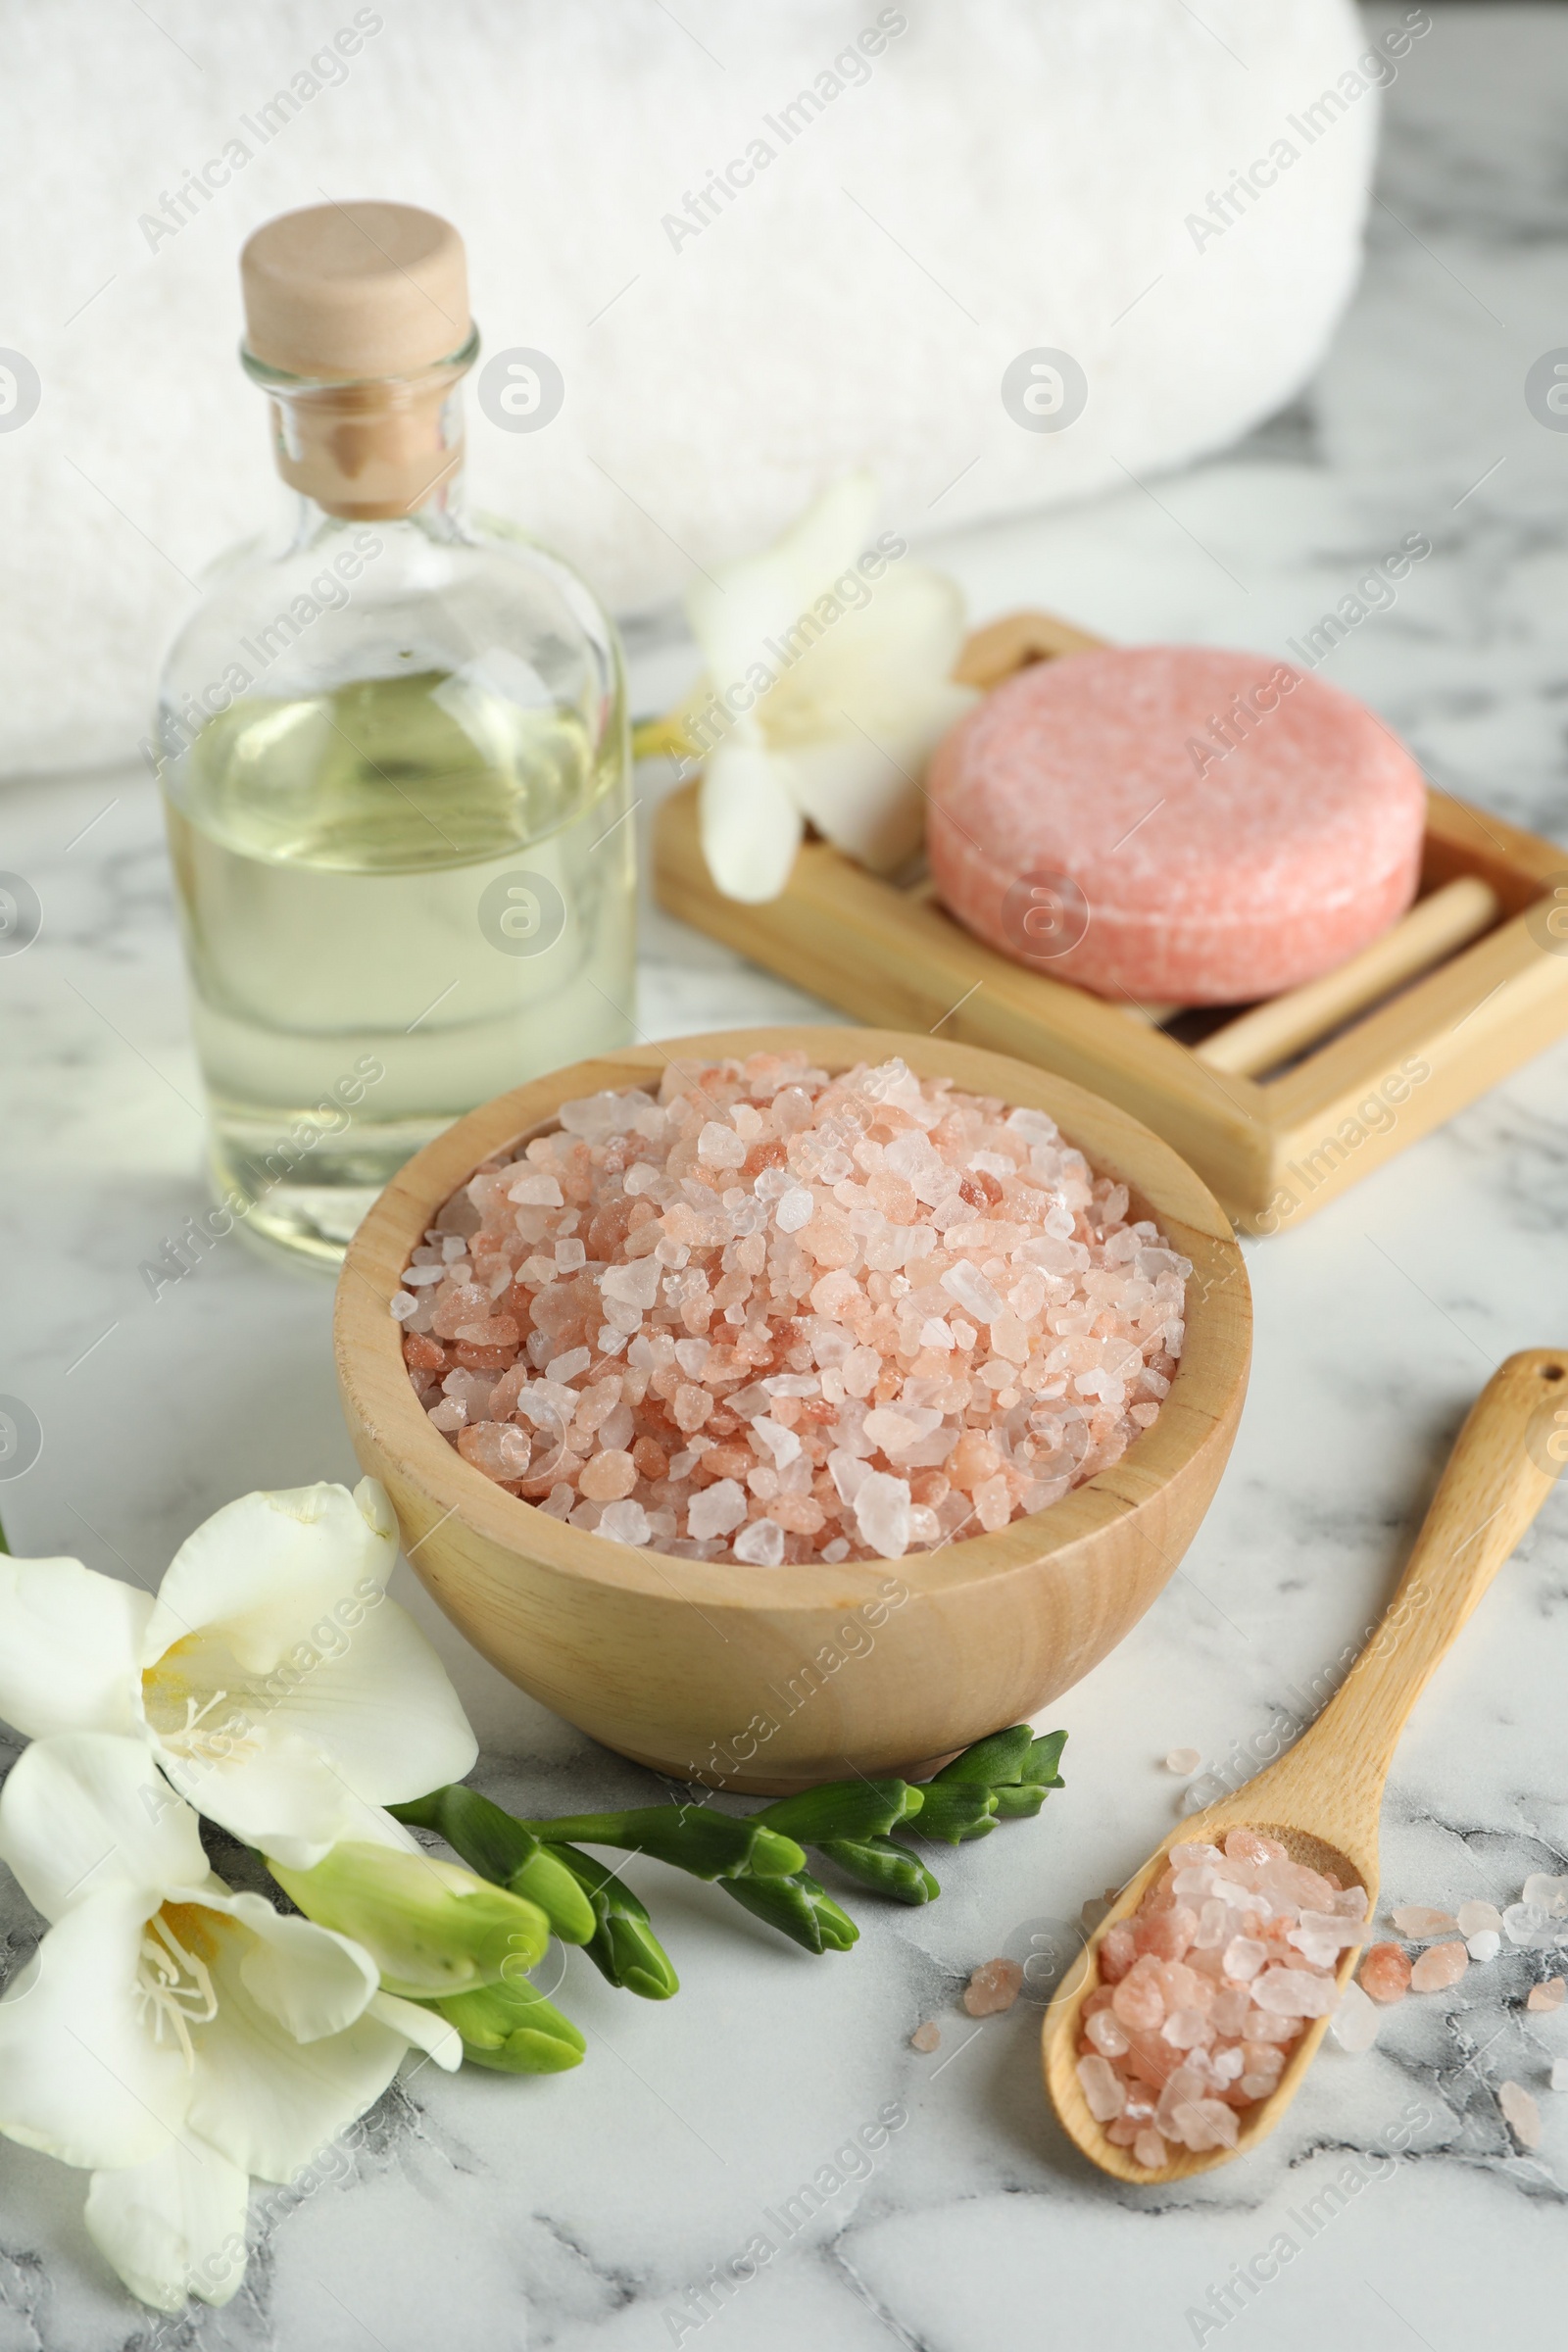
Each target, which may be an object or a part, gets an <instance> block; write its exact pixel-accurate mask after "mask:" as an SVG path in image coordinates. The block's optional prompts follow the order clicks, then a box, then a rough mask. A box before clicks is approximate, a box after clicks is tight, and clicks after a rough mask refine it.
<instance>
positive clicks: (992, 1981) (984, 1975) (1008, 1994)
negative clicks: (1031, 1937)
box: [963, 1960, 1023, 2017]
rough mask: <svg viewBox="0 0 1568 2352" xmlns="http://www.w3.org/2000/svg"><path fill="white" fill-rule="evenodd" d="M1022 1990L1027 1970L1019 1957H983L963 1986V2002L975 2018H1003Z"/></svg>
mask: <svg viewBox="0 0 1568 2352" xmlns="http://www.w3.org/2000/svg"><path fill="white" fill-rule="evenodd" d="M1022 1990H1023V1970H1022V1969H1021V1968H1020V1966H1019V1965H1018V1962H1017V1961H1016V1960H983V1961H982V1962H981V1963H980V1966H979V1967H978V1968H977V1969H976V1970H975V1971H974V1974H973V1975H972V1976H971V1977H970V1979H969V1982H968V1984H967V1985H965V1986H964V1988H963V2005H964V2007H965V2009H967V2011H968V2012H969V2015H970V2016H971V2017H999V2016H1000V2015H1001V2014H1002V2013H1003V2011H1004V2010H1007V2009H1010V2008H1011V2007H1012V2004H1013V2002H1014V2001H1015V2000H1016V1999H1017V1998H1018V1995H1019V1993H1020V1992H1021V1991H1022Z"/></svg>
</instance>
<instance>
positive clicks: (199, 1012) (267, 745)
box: [166, 670, 634, 1260]
mask: <svg viewBox="0 0 1568 2352" xmlns="http://www.w3.org/2000/svg"><path fill="white" fill-rule="evenodd" d="M166 782H167V786H168V789H167V793H166V806H167V809H168V817H169V831H170V842H171V847H172V858H173V865H174V873H175V877H176V882H177V887H178V894H179V901H180V907H181V913H182V921H183V928H184V935H185V946H186V954H187V957H188V960H189V965H190V976H191V989H192V1007H193V1014H192V1017H193V1022H194V1027H195V1035H196V1046H197V1052H198V1054H199V1056H200V1060H201V1064H202V1070H203V1074H204V1077H205V1080H206V1085H207V1091H208V1097H209V1103H210V1110H211V1121H212V1146H213V1173H214V1179H215V1182H216V1185H217V1187H218V1191H219V1195H220V1198H221V1199H223V1198H228V1199H229V1200H230V1201H231V1202H232V1203H235V1204H242V1205H236V1214H237V1216H239V1217H240V1218H242V1219H243V1221H244V1224H245V1226H246V1229H247V1230H248V1231H250V1232H252V1233H253V1234H255V1235H257V1236H258V1237H261V1238H264V1239H266V1240H269V1241H271V1242H273V1243H277V1244H281V1245H282V1246H284V1247H286V1248H287V1249H289V1250H294V1251H300V1252H304V1253H305V1254H306V1255H309V1256H314V1257H319V1258H324V1259H328V1260H330V1259H334V1258H336V1257H338V1256H340V1255H341V1253H342V1250H343V1248H344V1245H345V1244H346V1242H347V1241H348V1239H349V1237H350V1235H351V1234H352V1233H353V1231H354V1229H355V1227H356V1225H357V1224H358V1223H359V1221H360V1219H361V1217H362V1216H363V1215H364V1213H365V1211H366V1209H367V1208H368V1205H369V1203H370V1201H372V1200H373V1199H374V1197H375V1195H376V1194H377V1193H378V1192H379V1191H380V1189H381V1187H382V1186H383V1185H384V1184H385V1183H386V1181H387V1179H388V1178H389V1177H390V1176H391V1175H392V1174H393V1173H394V1172H395V1170H396V1169H397V1168H398V1167H399V1166H400V1165H401V1164H402V1162H403V1161H404V1160H405V1159H407V1158H408V1157H409V1155H410V1153H411V1152H416V1151H417V1150H418V1149H419V1147H420V1146H421V1145H422V1144H425V1143H427V1142H428V1141H429V1140H430V1138H431V1137H432V1136H434V1135H436V1134H437V1133H439V1131H440V1130H441V1129H442V1128H443V1127H445V1126H446V1125H448V1124H449V1123H450V1121H451V1120H453V1119H454V1118H456V1117H458V1116H459V1115H461V1113H462V1112H464V1111H466V1110H468V1109H471V1108H472V1107H473V1105H474V1104H475V1103H481V1102H484V1101H485V1100H487V1099H488V1097H490V1096H491V1095H495V1094H499V1093H501V1092H502V1091H503V1090H504V1089H506V1088H508V1087H513V1086H516V1085H519V1084H520V1083H521V1082H522V1081H523V1080H524V1079H527V1078H530V1077H535V1076H537V1075H539V1074H540V1073H541V1072H542V1071H545V1070H549V1069H554V1068H557V1067H558V1066H560V1065H561V1064H562V1063H564V1062H568V1061H573V1060H576V1059H578V1058H579V1057H581V1056H582V1055H585V1054H594V1053H598V1052H601V1051H604V1050H605V1049H607V1048H610V1047H613V1046H615V1045H619V1044H623V1043H624V1042H625V1041H626V1039H627V1037H628V1036H629V1035H630V1034H631V1029H632V989H633V955H634V937H633V904H634V870H633V856H634V853H633V841H632V827H631V824H630V822H629V821H628V811H629V806H630V804H629V798H628V795H629V766H628V761H627V759H626V753H625V741H624V725H623V720H622V718H621V715H620V713H618V712H617V713H616V714H615V723H614V725H613V726H612V727H610V728H609V729H608V730H607V731H606V739H605V741H604V742H603V744H602V746H601V747H600V748H599V749H598V751H597V753H596V750H595V748H594V746H593V744H592V743H591V742H590V740H589V735H588V730H587V728H586V726H585V724H584V721H583V718H582V716H581V714H580V713H579V712H577V711H572V710H569V709H565V710H563V709H558V708H555V707H552V706H548V705H546V706H545V707H543V708H540V707H535V708H532V709H525V708H523V707H521V706H520V705H519V704H518V703H516V702H515V701H512V700H511V699H509V698H508V697H506V696H505V695H500V694H493V693H491V692H489V691H488V689H486V688H485V687H483V686H481V685H479V684H476V683H475V682H474V680H473V679H472V678H471V677H455V676H453V675H451V674H449V673H446V672H442V671H436V670H427V671H424V672H423V673H421V674H418V675H408V676H400V677H395V678H390V679H370V680H366V681H362V682H358V683H354V684H349V685H344V686H338V687H335V688H332V689H331V690H330V691H327V690H323V691H322V692H321V693H320V694H319V695H316V696H313V697H310V698H307V699H301V700H297V701H270V700H266V699H263V698H260V697H256V698H252V699H249V700H247V701H243V702H239V703H236V704H235V705H234V706H233V707H232V708H231V709H230V710H228V711H225V712H224V713H223V714H222V715H221V717H219V718H217V719H215V720H214V721H213V722H212V723H211V724H210V725H208V726H206V727H205V728H204V729H203V730H202V732H201V733H200V735H198V736H197V738H196V740H195V742H194V743H193V744H192V745H191V747H190V749H189V750H188V751H187V752H186V753H185V754H184V755H183V757H182V758H181V759H180V760H178V761H177V762H176V763H175V764H174V765H173V767H172V769H171V770H170V771H169V773H168V776H167V778H166Z"/></svg>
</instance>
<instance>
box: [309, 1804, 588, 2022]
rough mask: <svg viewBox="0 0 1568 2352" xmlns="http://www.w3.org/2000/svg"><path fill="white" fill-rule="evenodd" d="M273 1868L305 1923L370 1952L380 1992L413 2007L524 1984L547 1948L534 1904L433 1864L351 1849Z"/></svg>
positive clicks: (390, 1850) (457, 1869) (455, 1868)
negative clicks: (505, 1983)
mask: <svg viewBox="0 0 1568 2352" xmlns="http://www.w3.org/2000/svg"><path fill="white" fill-rule="evenodd" d="M268 1868H269V1869H270V1872H271V1874H272V1876H273V1878H274V1879H276V1881H277V1883H278V1885H279V1886H280V1887H282V1889H283V1891H284V1893H285V1894H287V1895H290V1896H292V1898H293V1899H294V1901H295V1902H296V1903H298V1905H299V1907H300V1909H301V1910H302V1911H303V1912H304V1914H305V1916H306V1918H307V1919H314V1920H315V1921H316V1922H317V1924H318V1926H319V1927H323V1928H333V1929H335V1930H336V1931H337V1933H338V1934H339V1935H340V1936H353V1938H354V1940H355V1942H356V1943H362V1944H364V1946H365V1948H366V1950H367V1951H368V1953H369V1955H370V1957H371V1959H372V1960H373V1961H374V1962H375V1965H376V1967H377V1968H378V1969H379V1970H380V1972H381V1983H382V1985H383V1987H384V1989H385V1990H386V1991H388V1992H397V1993H403V1994H404V1995H406V1996H407V1997H408V1998H409V1999H411V2000H419V1999H421V1998H422V1999H425V2000H428V1999H429V1998H430V1997H431V1996H432V1995H433V1994H441V1993H455V1992H466V1991H468V1990H470V1989H471V1988H472V1987H473V1986H474V1985H492V1984H494V1983H495V1982H496V1981H497V1980H498V1979H499V1978H501V1977H503V1976H505V1977H507V1978H509V1979H510V1978H514V1977H520V1976H522V1975H524V1974H525V1973H526V1972H527V1970H529V1969H530V1968H534V1967H537V1965H538V1963H539V1962H540V1961H541V1960H542V1959H543V1958H544V1955H545V1950H546V1947H547V1946H548V1944H549V1941H550V1922H549V1921H548V1919H547V1918H546V1917H545V1915H544V1913H543V1911H541V1910H540V1908H539V1906H538V1905H537V1904H536V1903H530V1902H525V1901H524V1900H523V1899H522V1898H521V1896H519V1895H515V1894H510V1893H508V1891H507V1889H506V1888H505V1887H491V1886H489V1885H487V1883H486V1882H485V1881H484V1880H483V1879H481V1878H477V1877H475V1875H474V1873H473V1872H472V1871H471V1870H465V1869H464V1868H463V1867H462V1866H461V1864H459V1863H455V1862H439V1861H437V1860H436V1859H435V1857H434V1856H433V1855H431V1854H411V1853H407V1852H405V1851H403V1850H402V1849H401V1848H400V1847H397V1846H390V1845H370V1844H360V1843H357V1842H349V1843H345V1844H342V1845H335V1846H333V1848H332V1850H331V1852H330V1853H329V1854H328V1855H327V1856H326V1857H325V1859H324V1860H323V1861H320V1862H319V1863H318V1864H317V1865H316V1868H315V1869H314V1870H286V1869H285V1868H284V1867H283V1865H282V1864H281V1863H278V1862H271V1861H270V1862H269V1863H268Z"/></svg>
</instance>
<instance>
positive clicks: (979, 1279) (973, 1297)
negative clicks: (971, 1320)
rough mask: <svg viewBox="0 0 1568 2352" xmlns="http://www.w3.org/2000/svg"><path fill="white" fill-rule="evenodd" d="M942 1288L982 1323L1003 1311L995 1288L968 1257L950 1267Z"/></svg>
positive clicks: (989, 1320)
mask: <svg viewBox="0 0 1568 2352" xmlns="http://www.w3.org/2000/svg"><path fill="white" fill-rule="evenodd" d="M942 1288H943V1289H944V1290H945V1291H947V1292H949V1293H950V1294H951V1295H952V1296H953V1297H954V1298H955V1299H956V1300H957V1301H958V1304H959V1305H960V1306H961V1307H962V1308H963V1309H964V1311H965V1313H966V1314H971V1315H974V1316H977V1317H978V1319H979V1320H980V1321H981V1322H982V1323H989V1322H991V1321H992V1320H993V1318H994V1317H995V1316H997V1315H1000V1314H1001V1313H1002V1311H1003V1310H1002V1300H1001V1299H999V1298H998V1296H997V1294H996V1292H995V1290H994V1289H993V1288H992V1286H991V1284H990V1283H989V1282H987V1280H986V1278H985V1276H984V1275H983V1274H982V1273H980V1272H979V1270H978V1268H976V1267H974V1266H971V1265H970V1264H969V1262H968V1260H967V1258H961V1257H960V1258H959V1259H958V1261H957V1263H956V1265H953V1266H950V1267H949V1268H948V1270H947V1272H946V1273H945V1274H944V1275H943V1277H942Z"/></svg>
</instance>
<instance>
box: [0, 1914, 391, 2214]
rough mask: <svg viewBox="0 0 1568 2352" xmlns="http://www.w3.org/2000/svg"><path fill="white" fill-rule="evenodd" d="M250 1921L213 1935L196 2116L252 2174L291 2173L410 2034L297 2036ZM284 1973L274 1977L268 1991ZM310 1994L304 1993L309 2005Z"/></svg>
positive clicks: (196, 2033) (359, 2106)
mask: <svg viewBox="0 0 1568 2352" xmlns="http://www.w3.org/2000/svg"><path fill="white" fill-rule="evenodd" d="M258 1899H260V1898H258ZM265 1907H266V1906H265V1905H264V1908H265ZM302 1924H308V1923H302ZM248 1925H249V1923H248V1922H246V1921H242V1920H241V1919H239V1918H238V1917H234V1919H233V1921H232V1925H229V1924H228V1923H223V1924H222V1925H220V1926H219V1927H218V1932H217V1933H216V1934H215V1936H214V1937H213V1939H212V1940H213V1946H214V1948H213V1951H212V1953H211V1956H210V1957H209V1958H208V1962H207V1965H208V1968H209V1970H210V1972H211V1975H212V1982H213V1989H214V1992H215V1993H216V1995H217V1998H218V2014H217V2015H216V2017H214V2018H213V2019H212V2020H211V2021H210V2022H209V2023H207V2024H205V2025H202V2026H199V2027H195V2028H193V2029H192V2033H191V2041H192V2045H193V2047H194V2049H195V2054H196V2068H195V2073H194V2075H193V2076H192V2078H191V2082H190V2106H189V2110H188V2113H189V2122H190V2127H191V2129H192V2130H193V2131H197V2132H199V2133H200V2134H201V2136H202V2137H203V2138H204V2139H208V2140H211V2141H212V2143H213V2145H214V2147H216V2148H218V2149H220V2150H221V2152H222V2154H223V2155H225V2156H227V2157H229V2158H230V2159H231V2161H232V2162H233V2163H235V2164H237V2165H239V2166H241V2167H242V2169H243V2170H244V2171H245V2172H247V2173H256V2174H259V2175H260V2176H261V2178H262V2179H263V2180H290V2179H291V2178H292V2177H293V2175H294V2174H295V2173H297V2172H298V2171H299V2170H300V2168H301V2166H302V2165H305V2164H308V2163H309V2162H310V2161H311V2159H312V2158H313V2157H314V2156H315V2155H317V2153H318V2152H319V2150H320V2149H321V2148H322V2147H323V2146H324V2145H325V2143H326V2142H327V2141H328V2140H330V2139H332V2138H333V2137H334V2136H335V2135H336V2133H338V2132H339V2131H342V2130H343V2129H344V2127H345V2126H346V2125H348V2124H351V2123H352V2122H353V2121H354V2120H355V2118H356V2117H357V2116H361V2115H363V2114H364V2113H365V2111H366V2109H367V2108H368V2107H369V2106H372V2105H373V2104H374V2102H375V2101H376V2100H377V2099H378V2098H379V2097H380V2095H381V2093H382V2091H383V2090H385V2088H386V2086H387V2084H388V2083H389V2082H391V2080H392V2078H393V2076H394V2075H395V2074H396V2073H397V2070H398V2067H399V2066H400V2064H401V2063H402V2059H403V2053H404V2050H405V2049H406V2047H407V2036H406V2035H404V2034H395V2033H393V2032H392V2031H391V2030H390V2029H389V2028H388V2027H386V2026H384V2025H381V2024H380V2023H379V2022H378V2021H377V2020H376V2019H375V2018H373V2017H371V2016H369V2015H368V2014H366V2015H363V2016H360V2017H358V2018H357V2019H356V2020H355V2022H354V2024H353V2025H351V2026H349V2027H348V2028H347V2029H346V2030H345V2031H344V2032H342V2033H340V2034H323V2035H322V2036H321V2037H320V2038H319V2040H315V2041H309V2042H301V2041H298V2040H296V2038H295V2036H294V2035H293V2034H291V2033H290V2031H289V2029H288V2027H287V2026H286V2025H285V2024H283V2023H282V2022H281V2020H280V2019H278V2018H277V2017H275V2016H274V2015H272V2014H271V2012H270V2010H269V2009H267V2008H265V2007H264V2006H263V2005H262V2003H261V2001H260V2000H259V1999H257V1998H256V1996H255V1994H254V1993H253V1992H252V1990H251V1988H250V1985H248V1984H247V1982H246V1966H245V1963H246V1961H247V1959H248V1957H249V1956H250V1953H251V1952H252V1951H253V1950H254V1941H253V1937H252V1936H251V1935H249V1934H247V1933H246V1929H247V1927H248ZM225 1927H226V1930H227V1932H224V1931H225ZM333 1940H334V1941H336V1940H340V1939H338V1938H334V1939H333ZM341 1940H344V1941H346V1939H341ZM349 1948H350V1949H352V1947H349ZM280 1976H281V1972H279V1977H278V1978H273V1979H271V1980H270V1981H269V1982H268V1984H267V1986H266V1989H267V1990H268V1992H269V1994H270V1995H274V1994H276V1993H277V1992H278V1990H279V1978H280ZM309 1997H310V1996H308V1995H306V1994H305V1993H304V1992H303V1991H302V1993H301V1998H302V2001H304V2002H306V2004H307V2006H308V2001H309ZM3 2007H4V2004H3V2003H0V2009H3Z"/></svg>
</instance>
